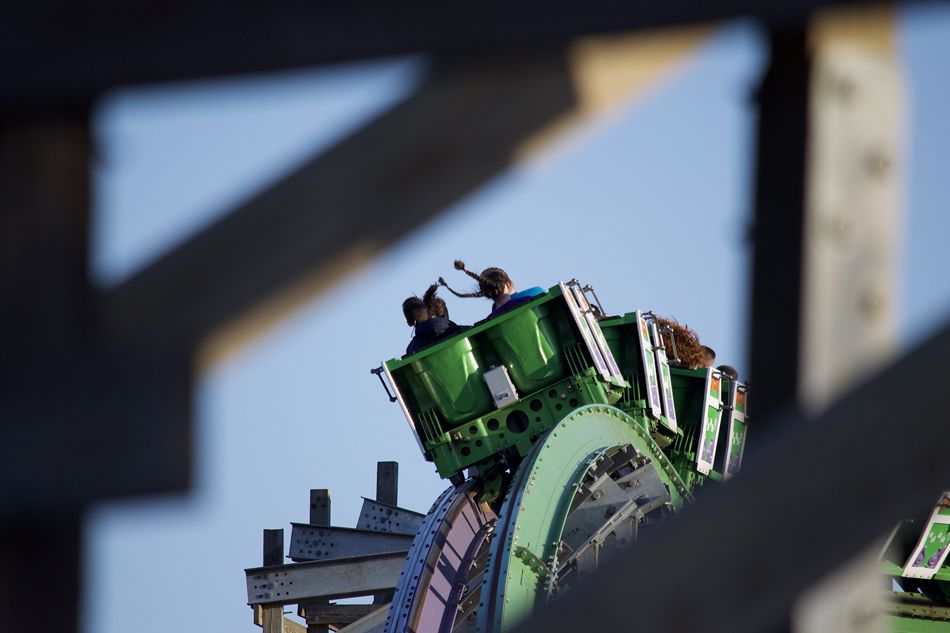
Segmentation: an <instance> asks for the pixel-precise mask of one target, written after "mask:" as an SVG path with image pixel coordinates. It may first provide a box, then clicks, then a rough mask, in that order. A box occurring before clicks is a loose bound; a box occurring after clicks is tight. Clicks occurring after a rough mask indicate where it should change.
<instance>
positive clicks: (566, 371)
mask: <svg viewBox="0 0 950 633" xmlns="http://www.w3.org/2000/svg"><path fill="white" fill-rule="evenodd" d="M589 295H591V296H593V297H594V299H595V301H596V295H592V289H591V288H590V287H589V286H588V287H584V286H582V285H581V284H580V283H579V282H577V281H576V280H572V281H570V282H567V283H561V284H558V285H557V286H553V287H552V288H550V289H549V290H548V292H547V293H546V294H543V295H541V296H539V297H537V298H536V299H534V300H532V301H530V302H529V303H526V304H525V305H522V306H519V307H518V308H516V309H514V310H511V311H510V312H507V313H504V314H502V315H500V316H498V317H496V318H493V319H490V320H486V321H484V322H481V323H479V324H477V325H476V326H475V327H473V328H471V329H468V330H466V331H464V332H462V333H460V334H457V335H455V336H453V337H451V338H448V339H446V340H444V341H441V342H439V343H438V344H436V345H433V346H431V347H428V348H426V349H424V350H421V351H419V352H417V353H416V354H413V355H411V356H408V357H406V358H403V359H393V360H390V361H387V362H385V363H384V364H383V365H382V366H381V367H380V368H378V369H376V370H374V373H377V374H378V375H379V377H380V380H382V381H384V382H383V384H384V386H386V387H387V391H389V385H391V386H392V387H393V392H394V395H393V394H390V398H391V399H392V400H393V401H398V402H399V403H400V405H401V408H402V410H403V413H404V414H405V416H406V418H407V420H408V421H409V424H410V426H411V427H412V429H413V433H414V434H415V436H416V438H417V440H418V442H419V445H420V448H421V449H422V451H423V454H424V455H425V457H426V459H428V460H430V461H432V462H434V463H435V466H436V469H437V471H438V473H439V474H440V475H441V476H442V477H444V478H447V479H450V480H452V481H453V482H454V483H456V484H458V483H461V481H463V480H464V471H465V469H469V472H470V473H472V474H476V475H479V476H482V477H487V476H489V475H492V474H496V473H497V472H498V471H499V470H504V469H509V468H511V467H513V466H514V465H515V464H516V463H517V462H518V461H520V459H521V458H523V457H524V456H525V455H527V454H528V452H529V451H530V450H531V447H532V446H533V445H534V444H535V442H537V441H538V440H539V439H540V438H541V436H543V435H544V433H545V432H546V431H548V430H549V429H551V428H552V427H554V426H555V425H556V424H557V423H558V422H559V421H561V420H562V419H564V418H565V417H566V416H567V415H569V414H570V413H571V412H572V411H574V410H576V409H578V408H580V407H583V406H586V405H595V404H596V405H611V406H614V407H616V408H618V409H620V410H622V411H623V412H624V413H625V414H627V415H628V416H630V418H632V419H633V420H634V421H635V423H636V424H637V425H639V426H640V427H641V428H642V430H643V431H644V432H645V433H646V434H648V435H649V436H650V438H652V442H653V444H654V446H655V450H656V451H658V452H659V451H661V450H664V451H666V455H665V456H666V458H667V459H668V460H669V462H670V463H671V464H673V465H674V466H675V469H676V471H677V473H678V479H680V480H682V482H684V485H685V486H686V488H688V489H691V488H692V487H693V486H695V485H696V484H699V483H702V481H704V480H705V479H707V478H709V477H712V478H714V479H719V480H721V479H723V478H725V477H726V476H728V474H730V473H729V472H728V471H727V469H726V468H725V465H726V464H727V463H728V457H730V456H729V455H727V454H726V453H728V452H729V451H728V450H727V448H731V449H732V462H733V465H734V466H736V467H737V466H738V462H739V460H741V452H742V448H743V446H744V443H745V433H744V429H745V426H744V424H745V418H743V420H742V422H743V427H742V433H741V437H740V436H738V435H737V436H736V437H733V435H732V433H733V430H732V429H730V428H729V426H730V425H728V424H726V425H723V424H721V423H720V417H721V414H722V412H723V410H728V411H729V412H731V411H732V403H731V402H730V401H729V400H728V396H729V395H730V394H733V392H734V391H735V390H736V389H737V388H740V387H741V389H742V402H743V405H744V402H745V387H744V386H741V385H739V384H733V383H730V381H729V380H728V379H727V378H725V377H723V376H722V375H721V374H720V373H719V372H718V371H716V370H707V369H702V370H680V369H675V368H671V367H670V366H669V363H668V361H667V359H666V356H665V353H664V352H663V346H662V344H661V337H662V333H660V332H659V331H658V329H657V327H656V325H655V322H654V321H653V320H652V315H650V314H649V313H647V314H646V315H643V314H641V313H639V312H637V313H632V314H628V315H625V316H623V317H615V318H608V319H604V318H603V317H602V316H601V315H602V313H603V311H602V309H597V308H595V307H594V305H593V304H591V302H590V300H589V298H588V296H589ZM644 333H645V335H644ZM713 384H715V386H716V392H717V397H716V398H714V399H713V400H712V401H710V398H709V396H708V394H709V389H710V386H711V385H713ZM733 387H735V388H736V389H734V388H733ZM719 392H722V393H723V394H724V396H719V395H718V394H719ZM733 395H734V394H733ZM674 403H675V404H674ZM707 403H709V404H710V411H713V412H714V415H713V414H710V415H709V416H707V415H706V413H705V412H704V411H703V409H704V408H705V407H704V405H705V404H707ZM677 411H679V412H680V413H679V415H677V413H676V412H677ZM677 420H679V423H677ZM707 422H708V423H707ZM702 434H706V435H709V437H710V438H711V440H710V441H709V442H704V438H703V437H701V435H702ZM720 435H722V436H724V438H725V440H724V441H721V442H720V441H718V440H719V436H720ZM736 440H738V441H736ZM717 446H718V447H719V450H718V451H717ZM704 456H705V457H706V458H707V459H705V461H704V460H703V457H704ZM704 464H705V465H706V466H707V467H706V468H704Z"/></svg>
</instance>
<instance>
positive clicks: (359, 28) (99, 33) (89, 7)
mask: <svg viewBox="0 0 950 633" xmlns="http://www.w3.org/2000/svg"><path fill="white" fill-rule="evenodd" d="M831 4H846V3H845V2H842V1H841V0H775V1H774V2H768V3H763V2H755V1H753V0H718V1H715V2H703V1H701V0H685V1H683V2H633V3H624V2H613V1H611V0H592V1H590V2H583V3H582V2H567V1H564V0H560V1H552V2H546V3H536V2H525V1H524V0H515V1H511V2H488V3H485V2H478V3H444V2H436V1H434V0H407V1H405V2H369V3H366V2H343V1H340V0H326V1H322V2H276V3H255V2H246V1H245V2H215V1H211V0H195V1H193V2H170V3H169V2H165V3H161V4H143V3H128V2H119V1H118V0H98V1H93V2H85V3H82V4H80V5H77V4H75V3H69V2H64V1H62V0H36V1H34V2H29V3H28V2H18V3H7V5H6V6H5V7H4V9H3V10H2V14H0V60H2V61H0V76H2V77H3V78H4V80H3V82H2V84H0V101H5V102H11V101H14V102H24V101H25V102H36V101H38V100H67V101H69V100H75V99H82V98H89V97H91V96H93V95H95V94H97V93H98V92H100V91H102V90H104V89H107V88H110V87H114V86H117V85H123V84H128V83H138V82H153V81H163V80H175V79H188V78H196V77H207V76H211V75H218V74H233V73H247V72H260V71H271V70H275V69H282V68H292V67H302V66H308V65H314V64H320V63H326V62H334V61H341V60H349V59H357V58H365V57H371V56H381V55H401V54H411V53H442V54H444V53H474V52H477V53H482V52H484V51H486V50H492V49H493V50H502V49H509V50H511V49H520V48H523V47H525V46H529V45H530V46H536V45H538V44H542V45H549V44H552V43H558V42H563V41H565V40H567V39H569V38H572V37H575V36H578V35H584V34H591V33H605V32H616V31H621V30H631V29H642V28H653V27H665V26H672V25H680V24H687V23H694V22H700V21H707V20H720V19H728V18H736V17H743V16H757V17H761V18H764V19H766V20H769V21H771V22H776V21H781V20H783V19H785V18H787V17H789V16H802V15H805V14H806V13H807V12H808V11H809V10H810V9H812V8H815V7H818V6H825V5H831Z"/></svg>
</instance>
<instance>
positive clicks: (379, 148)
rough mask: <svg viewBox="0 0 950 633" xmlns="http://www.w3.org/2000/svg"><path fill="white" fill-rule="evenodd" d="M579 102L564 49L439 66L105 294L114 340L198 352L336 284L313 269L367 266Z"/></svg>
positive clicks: (491, 173) (495, 170)
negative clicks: (251, 314) (240, 321)
mask: <svg viewBox="0 0 950 633" xmlns="http://www.w3.org/2000/svg"><path fill="white" fill-rule="evenodd" d="M573 100H574V96H573V90H572V85H571V81H570V77H569V74H568V72H567V69H566V67H565V62H564V59H563V54H562V53H560V52H557V51H555V52H549V53H546V54H541V55H537V56H528V57H521V58H519V59H517V60H512V59H506V60H493V61H484V62H482V63H478V64H467V65H450V66H444V67H439V68H437V69H436V70H434V71H433V73H432V76H431V78H430V79H429V81H428V82H427V83H426V84H425V85H424V87H423V88H422V89H421V90H420V91H419V92H418V93H417V94H415V95H414V96H412V97H410V98H409V99H408V100H406V101H405V102H404V103H402V104H400V105H398V106H396V107H395V108H393V109H392V110H390V111H389V112H387V113H385V114H384V115H382V116H381V117H379V118H378V119H377V120H375V121H373V122H372V123H370V124H369V125H367V126H366V127H365V128H363V129H362V130H360V131H359V132H357V133H356V134H354V135H353V136H351V137H350V138H348V139H346V140H344V141H343V142H341V143H340V144H338V145H337V146H335V147H333V148H331V149H330V150H328V151H326V152H324V153H322V154H320V155H318V156H316V157H314V158H313V159H312V160H310V161H309V162H308V163H307V164H305V165H304V166H302V167H301V168H299V169H298V170H297V171H296V172H294V173H293V174H291V175H289V176H288V177H287V178H285V179H284V180H283V181H281V182H280V183H278V184H277V185H275V186H273V187H271V188H269V189H268V190H267V191H265V192H263V193H261V194H259V195H257V196H255V197H254V198H252V199H251V200H248V201H247V202H246V203H245V204H243V205H242V206H241V207H240V208H238V209H237V210H236V211H234V212H232V213H231V214H230V215H228V216H226V217H225V218H224V219H222V220H221V221H219V222H218V223H216V224H215V225H214V226H212V227H210V228H209V229H208V230H206V231H204V232H203V233H200V234H199V235H197V236H196V237H194V238H192V239H191V240H189V241H188V242H186V243H185V244H183V245H181V246H180V247H178V248H177V249H175V250H174V251H173V252H171V253H169V254H168V255H167V256H165V257H163V258H162V259H161V260H159V261H157V262H156V263H154V264H153V265H151V266H149V267H148V268H147V269H146V270H144V271H142V272H141V273H139V274H137V275H135V276H134V277H133V278H131V279H130V280H128V281H126V282H125V283H123V284H122V285H120V286H119V287H117V288H116V289H114V290H112V291H109V292H108V293H106V294H105V295H104V296H103V297H102V298H101V299H102V301H101V310H102V316H103V321H104V324H105V329H106V331H107V332H109V333H110V334H111V335H113V336H114V338H115V340H116V341H118V342H122V341H138V340H150V341H164V342H167V343H172V344H173V343H175V342H180V343H183V344H185V345H186V346H190V345H193V344H196V343H197V342H199V341H201V340H202V338H203V337H205V336H207V335H208V334H209V333H211V332H212V331H213V330H215V328H218V327H220V326H222V325H224V324H226V323H228V322H230V321H231V320H232V319H234V318H235V317H236V315H239V314H242V313H243V312H245V311H248V310H249V308H251V307H252V306H255V305H256V304H258V302H260V301H261V300H262V299H264V298H267V297H270V296H272V295H273V294H274V293H275V291H276V290H277V289H278V288H286V287H287V286H290V285H293V284H295V283H296V284H299V285H300V286H302V287H307V288H308V289H312V286H313V285H314V284H317V285H319V284H326V283H330V282H332V281H333V280H334V279H335V276H334V277H333V278H326V277H325V276H324V277H319V276H318V277H316V278H313V277H312V276H311V275H313V271H317V270H320V269H323V270H327V269H334V267H336V266H338V265H339V264H340V263H341V262H343V263H345V264H346V266H345V267H352V266H358V265H360V264H361V263H363V262H365V261H367V260H368V258H369V257H371V256H372V255H374V254H375V253H378V252H379V251H380V250H381V249H382V248H384V247H386V246H387V245H389V244H392V243H394V242H395V241H396V240H397V239H399V238H400V237H402V236H403V235H405V234H406V233H407V232H408V231H410V230H412V229H414V228H416V227H417V226H419V225H420V224H422V223H423V222H425V221H426V220H427V219H429V218H430V217H432V216H433V215H434V214H435V213H437V212H439V211H441V210H442V209H444V208H445V207H446V206H448V205H450V204H451V203H452V202H454V201H456V200H458V199H459V198H461V197H462V196H463V195H465V194H466V193H468V192H470V191H472V190H473V189H475V188H477V187H478V186H480V185H481V184H483V183H484V182H485V181H487V180H488V179H490V178H492V177H493V176H495V175H496V174H498V173H500V172H501V171H503V170H504V169H505V168H506V167H507V166H508V165H509V164H510V162H511V156H512V153H513V151H514V149H515V148H516V147H517V145H518V144H519V143H520V142H522V141H523V140H524V139H525V138H526V137H528V136H529V135H531V134H532V133H534V132H536V131H537V130H538V129H540V128H541V127H542V126H544V125H545V123H546V122H548V121H550V120H552V119H553V118H554V117H556V116H558V115H559V114H561V113H563V112H565V111H566V110H567V109H569V108H570V107H571V106H572V104H573ZM335 272H337V273H340V272H342V271H341V270H340V269H339V268H336V269H335ZM305 296H306V297H309V296H310V294H309V293H306V294H305ZM289 307H293V306H283V307H282V309H289ZM264 321H266V322H269V318H266V319H264ZM252 322H253V321H252ZM251 330H254V331H256V328H255V327H254V326H251ZM228 340H233V337H231V338H229V339H228Z"/></svg>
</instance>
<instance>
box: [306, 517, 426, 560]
mask: <svg viewBox="0 0 950 633" xmlns="http://www.w3.org/2000/svg"><path fill="white" fill-rule="evenodd" d="M410 545H412V537H411V536H409V535H408V534H392V533H388V532H372V531H368V530H354V529H352V528H343V527H328V526H323V525H309V524H307V523H291V535H290V558H291V560H293V561H295V562H300V561H309V560H326V559H329V558H343V557H346V556H365V555H367V554H382V553H384V552H396V551H403V550H408V549H409V546H410Z"/></svg>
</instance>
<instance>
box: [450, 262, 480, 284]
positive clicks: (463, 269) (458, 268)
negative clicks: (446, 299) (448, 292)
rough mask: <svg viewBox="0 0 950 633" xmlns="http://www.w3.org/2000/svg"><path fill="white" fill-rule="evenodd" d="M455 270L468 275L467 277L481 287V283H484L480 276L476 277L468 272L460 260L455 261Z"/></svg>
mask: <svg viewBox="0 0 950 633" xmlns="http://www.w3.org/2000/svg"><path fill="white" fill-rule="evenodd" d="M455 270H461V271H462V272H463V273H465V274H466V275H468V276H469V277H471V278H472V279H474V280H475V281H477V282H478V285H479V286H480V285H482V282H483V281H484V280H483V279H482V276H481V275H477V274H475V273H473V272H472V271H470V270H468V269H467V268H465V262H463V261H462V260H461V259H456V260H455ZM446 287H447V286H446Z"/></svg>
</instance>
